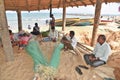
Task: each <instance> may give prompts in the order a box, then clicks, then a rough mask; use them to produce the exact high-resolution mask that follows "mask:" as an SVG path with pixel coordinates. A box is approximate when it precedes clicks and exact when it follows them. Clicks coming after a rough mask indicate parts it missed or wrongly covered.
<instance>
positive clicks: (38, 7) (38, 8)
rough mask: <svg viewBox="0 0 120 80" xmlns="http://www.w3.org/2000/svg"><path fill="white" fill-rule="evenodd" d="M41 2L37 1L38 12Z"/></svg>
mask: <svg viewBox="0 0 120 80" xmlns="http://www.w3.org/2000/svg"><path fill="white" fill-rule="evenodd" d="M40 6H41V0H38V10H40Z"/></svg>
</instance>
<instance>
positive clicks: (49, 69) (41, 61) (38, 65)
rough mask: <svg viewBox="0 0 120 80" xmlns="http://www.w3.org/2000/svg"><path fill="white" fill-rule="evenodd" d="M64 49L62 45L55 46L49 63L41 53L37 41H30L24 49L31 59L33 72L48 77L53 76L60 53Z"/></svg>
mask: <svg viewBox="0 0 120 80" xmlns="http://www.w3.org/2000/svg"><path fill="white" fill-rule="evenodd" d="M63 47H64V45H63V44H62V43H59V44H56V45H55V47H54V51H53V53H52V57H51V60H50V62H49V63H48V61H47V59H46V58H45V56H44V55H43V53H42V50H41V49H40V47H39V43H38V42H37V41H31V42H29V44H28V45H27V47H26V51H27V53H28V54H29V55H30V56H31V57H32V59H33V61H34V71H35V72H38V73H39V74H40V75H44V76H50V75H53V74H54V73H55V72H56V71H55V70H56V69H57V68H58V66H59V62H60V51H61V49H62V48H63Z"/></svg>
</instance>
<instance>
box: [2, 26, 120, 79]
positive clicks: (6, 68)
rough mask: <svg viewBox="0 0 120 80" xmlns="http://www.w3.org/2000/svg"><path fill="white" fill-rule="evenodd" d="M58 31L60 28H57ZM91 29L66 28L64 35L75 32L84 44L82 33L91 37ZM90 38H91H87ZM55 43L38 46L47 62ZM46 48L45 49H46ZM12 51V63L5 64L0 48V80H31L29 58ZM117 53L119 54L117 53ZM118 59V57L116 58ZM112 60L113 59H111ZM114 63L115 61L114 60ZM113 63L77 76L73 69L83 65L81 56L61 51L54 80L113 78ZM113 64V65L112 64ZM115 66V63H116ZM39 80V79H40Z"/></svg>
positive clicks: (101, 30)
mask: <svg viewBox="0 0 120 80" xmlns="http://www.w3.org/2000/svg"><path fill="white" fill-rule="evenodd" d="M57 29H58V30H60V28H57ZM92 29H93V28H92V27H91V26H86V27H67V28H66V33H67V32H69V31H70V30H74V31H75V32H76V37H77V39H78V41H79V42H82V43H85V41H84V39H83V35H84V34H83V33H86V34H87V36H88V35H91V33H92ZM101 32H102V33H104V34H107V33H109V31H106V30H105V29H99V31H98V33H101ZM88 37H90V38H91V36H88ZM54 46H55V43H53V42H43V43H42V44H40V47H41V49H42V51H43V53H44V55H45V56H47V58H48V60H50V58H51V53H52V51H53V48H54ZM46 47H47V48H46ZM13 50H14V57H15V60H14V61H10V62H6V61H5V55H4V51H3V48H2V47H0V80H33V77H34V75H35V74H34V71H33V61H32V58H31V56H29V55H28V54H27V52H26V51H25V50H18V47H17V46H15V47H13ZM118 53H119V52H118ZM118 57H119V58H120V56H118ZM112 59H114V58H112ZM115 61H116V60H115ZM112 63H114V61H112V62H111V59H109V63H108V64H106V65H103V66H100V67H98V68H90V67H89V66H88V67H89V69H88V70H86V69H81V70H82V72H83V75H79V74H78V73H77V72H76V71H75V67H76V66H78V65H80V64H84V62H83V60H82V57H81V55H79V56H76V55H74V54H72V53H71V52H70V51H64V50H62V51H61V56H60V65H59V67H58V72H57V73H56V75H55V78H56V80H103V78H104V77H112V78H115V76H114V74H113V71H114V67H115V66H111V65H112ZM114 64H115V63H114ZM116 64H117V63H116ZM40 80H41V79H40Z"/></svg>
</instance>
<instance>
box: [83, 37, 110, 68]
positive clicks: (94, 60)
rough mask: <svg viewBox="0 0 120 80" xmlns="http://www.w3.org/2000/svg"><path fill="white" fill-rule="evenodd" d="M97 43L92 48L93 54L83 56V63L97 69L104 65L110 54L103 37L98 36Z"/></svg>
mask: <svg viewBox="0 0 120 80" xmlns="http://www.w3.org/2000/svg"><path fill="white" fill-rule="evenodd" d="M97 42H98V43H97V44H96V46H95V48H94V51H93V54H85V55H84V59H85V62H86V63H87V64H89V65H91V66H92V67H97V66H100V65H103V64H105V63H106V62H107V60H108V57H109V55H110V53H111V48H110V46H109V44H108V43H106V37H105V35H99V37H98V39H97Z"/></svg>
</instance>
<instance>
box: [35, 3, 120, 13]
mask: <svg viewBox="0 0 120 80" xmlns="http://www.w3.org/2000/svg"><path fill="white" fill-rule="evenodd" d="M119 7H120V3H108V4H104V3H103V4H102V8H101V14H109V15H116V14H117V15H120V11H119ZM34 12H40V13H48V12H49V10H40V11H34ZM52 12H53V13H62V12H63V9H62V8H59V9H58V8H55V9H53V10H52ZM66 13H79V14H81V13H82V14H94V13H95V6H92V5H89V6H86V7H85V6H79V7H67V9H66Z"/></svg>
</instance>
